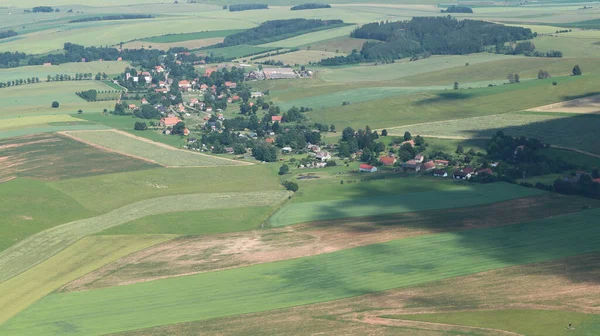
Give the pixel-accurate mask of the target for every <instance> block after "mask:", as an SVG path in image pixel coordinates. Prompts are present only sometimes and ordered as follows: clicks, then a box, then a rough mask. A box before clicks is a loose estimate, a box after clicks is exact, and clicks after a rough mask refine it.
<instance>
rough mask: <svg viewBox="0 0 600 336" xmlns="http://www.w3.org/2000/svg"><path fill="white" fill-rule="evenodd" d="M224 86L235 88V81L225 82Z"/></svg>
mask: <svg viewBox="0 0 600 336" xmlns="http://www.w3.org/2000/svg"><path fill="white" fill-rule="evenodd" d="M225 86H226V87H228V88H230V89H235V88H237V83H236V82H225Z"/></svg>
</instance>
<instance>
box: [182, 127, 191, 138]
mask: <svg viewBox="0 0 600 336" xmlns="http://www.w3.org/2000/svg"><path fill="white" fill-rule="evenodd" d="M183 135H185V136H188V135H190V130H189V129H188V128H187V127H186V128H184V129H183Z"/></svg>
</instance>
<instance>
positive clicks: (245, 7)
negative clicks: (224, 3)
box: [229, 4, 269, 12]
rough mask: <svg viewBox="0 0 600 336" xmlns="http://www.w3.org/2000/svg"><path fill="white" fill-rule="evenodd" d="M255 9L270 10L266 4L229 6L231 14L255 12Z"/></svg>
mask: <svg viewBox="0 0 600 336" xmlns="http://www.w3.org/2000/svg"><path fill="white" fill-rule="evenodd" d="M253 9H269V5H266V4H238V5H229V11H230V12H241V11H245V10H253Z"/></svg>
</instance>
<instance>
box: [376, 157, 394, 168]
mask: <svg viewBox="0 0 600 336" xmlns="http://www.w3.org/2000/svg"><path fill="white" fill-rule="evenodd" d="M379 162H381V164H383V165H384V166H393V165H394V163H396V158H393V157H390V156H382V157H380V158H379Z"/></svg>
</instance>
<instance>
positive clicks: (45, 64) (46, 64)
mask: <svg viewBox="0 0 600 336" xmlns="http://www.w3.org/2000/svg"><path fill="white" fill-rule="evenodd" d="M51 65H52V63H50V62H46V63H44V66H51Z"/></svg>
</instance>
